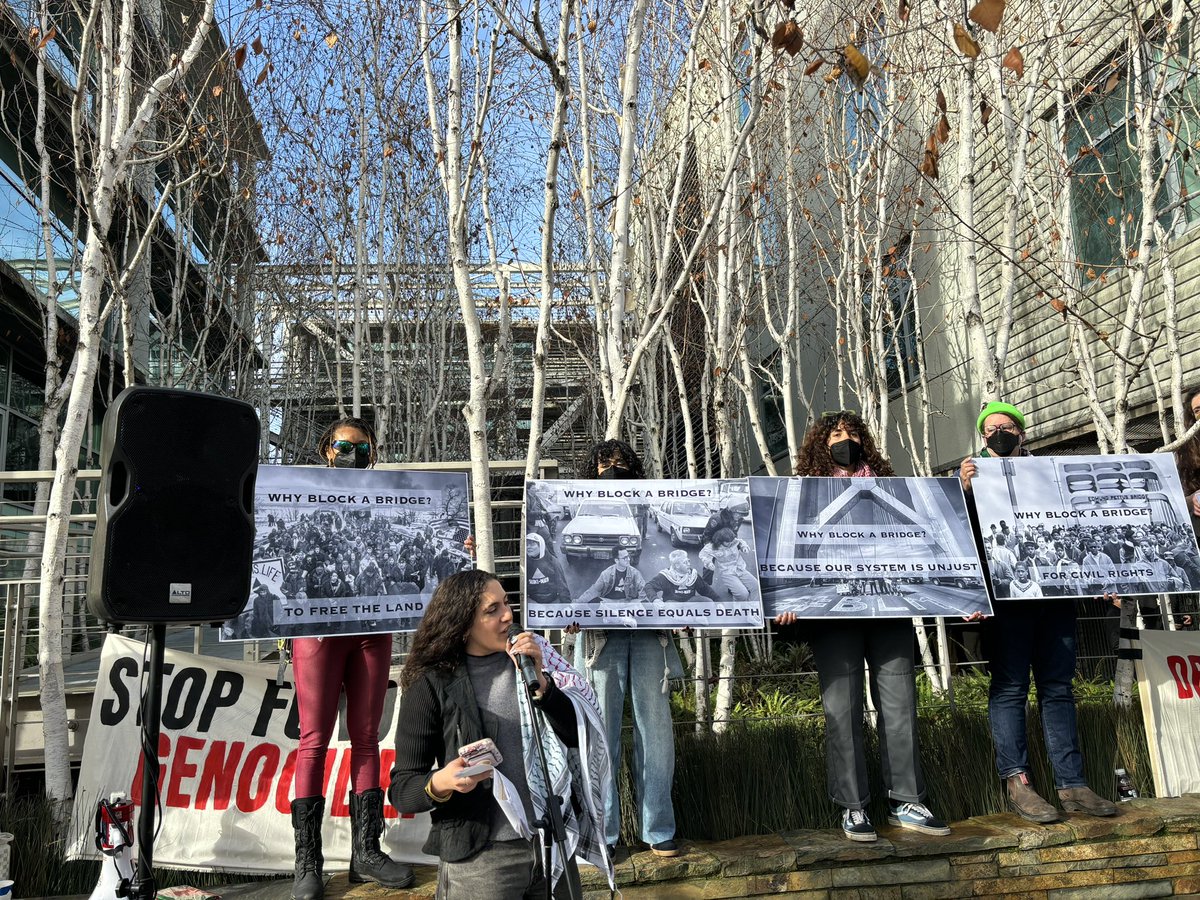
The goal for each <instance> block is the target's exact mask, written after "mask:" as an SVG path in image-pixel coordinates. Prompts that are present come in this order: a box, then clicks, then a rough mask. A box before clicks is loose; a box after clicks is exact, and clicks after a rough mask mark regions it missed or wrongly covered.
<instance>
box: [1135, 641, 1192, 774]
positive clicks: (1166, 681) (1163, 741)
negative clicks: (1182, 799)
mask: <svg viewBox="0 0 1200 900" xmlns="http://www.w3.org/2000/svg"><path fill="white" fill-rule="evenodd" d="M1138 645H1139V646H1140V647H1141V650H1142V658H1141V661H1140V662H1139V663H1138V664H1137V673H1138V689H1139V690H1138V693H1139V695H1140V696H1141V700H1142V716H1143V718H1144V719H1145V722H1146V741H1147V743H1148V744H1149V746H1150V768H1151V770H1152V771H1153V773H1154V793H1155V795H1156V796H1159V797H1179V796H1182V795H1183V794H1193V793H1197V792H1200V767H1197V766H1196V752H1197V750H1196V748H1197V747H1200V634H1197V633H1196V632H1195V631H1148V630H1143V631H1142V632H1141V638H1140V641H1139V644H1138Z"/></svg>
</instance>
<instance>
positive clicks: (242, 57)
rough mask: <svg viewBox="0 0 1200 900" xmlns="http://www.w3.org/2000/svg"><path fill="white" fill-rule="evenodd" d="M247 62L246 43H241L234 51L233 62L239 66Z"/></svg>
mask: <svg viewBox="0 0 1200 900" xmlns="http://www.w3.org/2000/svg"><path fill="white" fill-rule="evenodd" d="M245 62H246V45H245V44H239V45H238V48H237V49H236V50H234V51H233V64H234V65H235V66H237V68H239V69H240V68H241V67H242V66H243V65H244V64H245Z"/></svg>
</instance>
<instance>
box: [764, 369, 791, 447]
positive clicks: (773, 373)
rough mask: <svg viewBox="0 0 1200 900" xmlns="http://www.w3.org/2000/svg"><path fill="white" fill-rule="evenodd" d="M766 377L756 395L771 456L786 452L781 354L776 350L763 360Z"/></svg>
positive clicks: (786, 440)
mask: <svg viewBox="0 0 1200 900" xmlns="http://www.w3.org/2000/svg"><path fill="white" fill-rule="evenodd" d="M763 368H764V369H765V370H766V377H764V378H763V379H762V381H760V382H759V389H758V396H759V402H760V409H761V413H760V415H761V421H762V427H763V432H764V434H765V436H766V439H767V450H768V452H769V453H770V454H771V457H772V458H775V457H777V456H780V455H781V454H784V453H787V452H788V438H787V424H786V420H785V419H784V416H785V412H784V410H785V407H784V405H783V390H782V387H781V385H782V383H783V356H782V354H780V352H779V351H778V350H776V351H775V352H774V353H772V354H771V355H770V356H769V357H767V358H766V359H765V360H764V361H763Z"/></svg>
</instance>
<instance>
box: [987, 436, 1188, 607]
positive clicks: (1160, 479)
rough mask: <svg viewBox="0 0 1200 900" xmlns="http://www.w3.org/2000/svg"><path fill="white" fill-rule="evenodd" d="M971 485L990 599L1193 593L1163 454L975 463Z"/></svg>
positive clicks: (1184, 536)
mask: <svg viewBox="0 0 1200 900" xmlns="http://www.w3.org/2000/svg"><path fill="white" fill-rule="evenodd" d="M975 464H976V467H977V474H976V476H975V478H974V479H973V480H972V483H971V490H972V493H973V494H974V496H975V506H976V509H977V510H978V512H979V527H980V531H982V533H983V544H984V551H985V553H986V554H987V563H988V571H989V575H990V578H991V582H992V589H993V590H994V591H995V595H996V599H997V600H1003V599H1009V598H1012V599H1016V598H1028V597H1096V596H1099V595H1100V594H1104V593H1117V594H1121V595H1123V596H1128V595H1132V594H1163V593H1174V592H1179V591H1195V590H1200V562H1198V560H1197V550H1196V537H1195V534H1194V533H1193V532H1192V528H1191V524H1190V519H1189V515H1188V511H1187V502H1186V499H1185V498H1184V495H1183V488H1182V487H1181V485H1180V483H1179V474H1178V472H1177V471H1176V469H1175V461H1174V458H1173V457H1171V456H1170V455H1169V454H1165V453H1163V454H1151V455H1128V456H1059V457H1050V456H1046V457H1019V458H1016V459H977V460H975Z"/></svg>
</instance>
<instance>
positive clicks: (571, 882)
mask: <svg viewBox="0 0 1200 900" xmlns="http://www.w3.org/2000/svg"><path fill="white" fill-rule="evenodd" d="M517 674H518V676H520V675H521V673H520V672H518V673H517ZM518 680H519V681H520V682H521V686H522V687H523V688H524V689H525V697H526V698H527V699H528V700H529V709H530V711H531V712H532V715H530V717H529V720H530V722H531V723H532V725H533V746H534V747H535V748H536V749H535V752H536V754H537V760H538V767H539V768H540V769H541V770H542V783H543V784H545V785H546V795H547V796H546V803H545V806H546V812H545V813H544V814H543V815H541V816H539V817H538V818H537V819H536V820H535V821H534V823H533V824H534V827H536V828H537V830H538V831H540V832H541V833H542V846H543V848H544V850H545V855H544V857H543V859H542V877H543V878H544V879H545V881H546V900H553V897H554V876H553V870H552V869H551V863H552V861H553V857H554V847H555V845H557V846H558V853H559V856H561V857H562V859H563V879H564V881H565V882H566V885H567V896H568V897H569V898H570V900H583V885H582V884H581V882H580V881H579V865H578V864H577V863H576V862H575V857H574V855H573V854H571V853H568V852H567V826H566V824H565V823H564V822H563V815H562V809H561V808H560V806H559V802H558V801H559V798H558V797H557V796H556V795H555V794H554V791H553V786H552V784H551V782H550V769H549V767H548V766H547V765H546V751H545V750H544V749H543V747H542V734H543V732H544V729H543V726H544V725H545V714H544V713H543V712H542V710H541V709H540V708H539V707H538V705H537V704H536V703H535V702H534V700H533V688H532V687H530V685H529V682H528V680H526V679H525V678H523V677H519V678H518Z"/></svg>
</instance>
